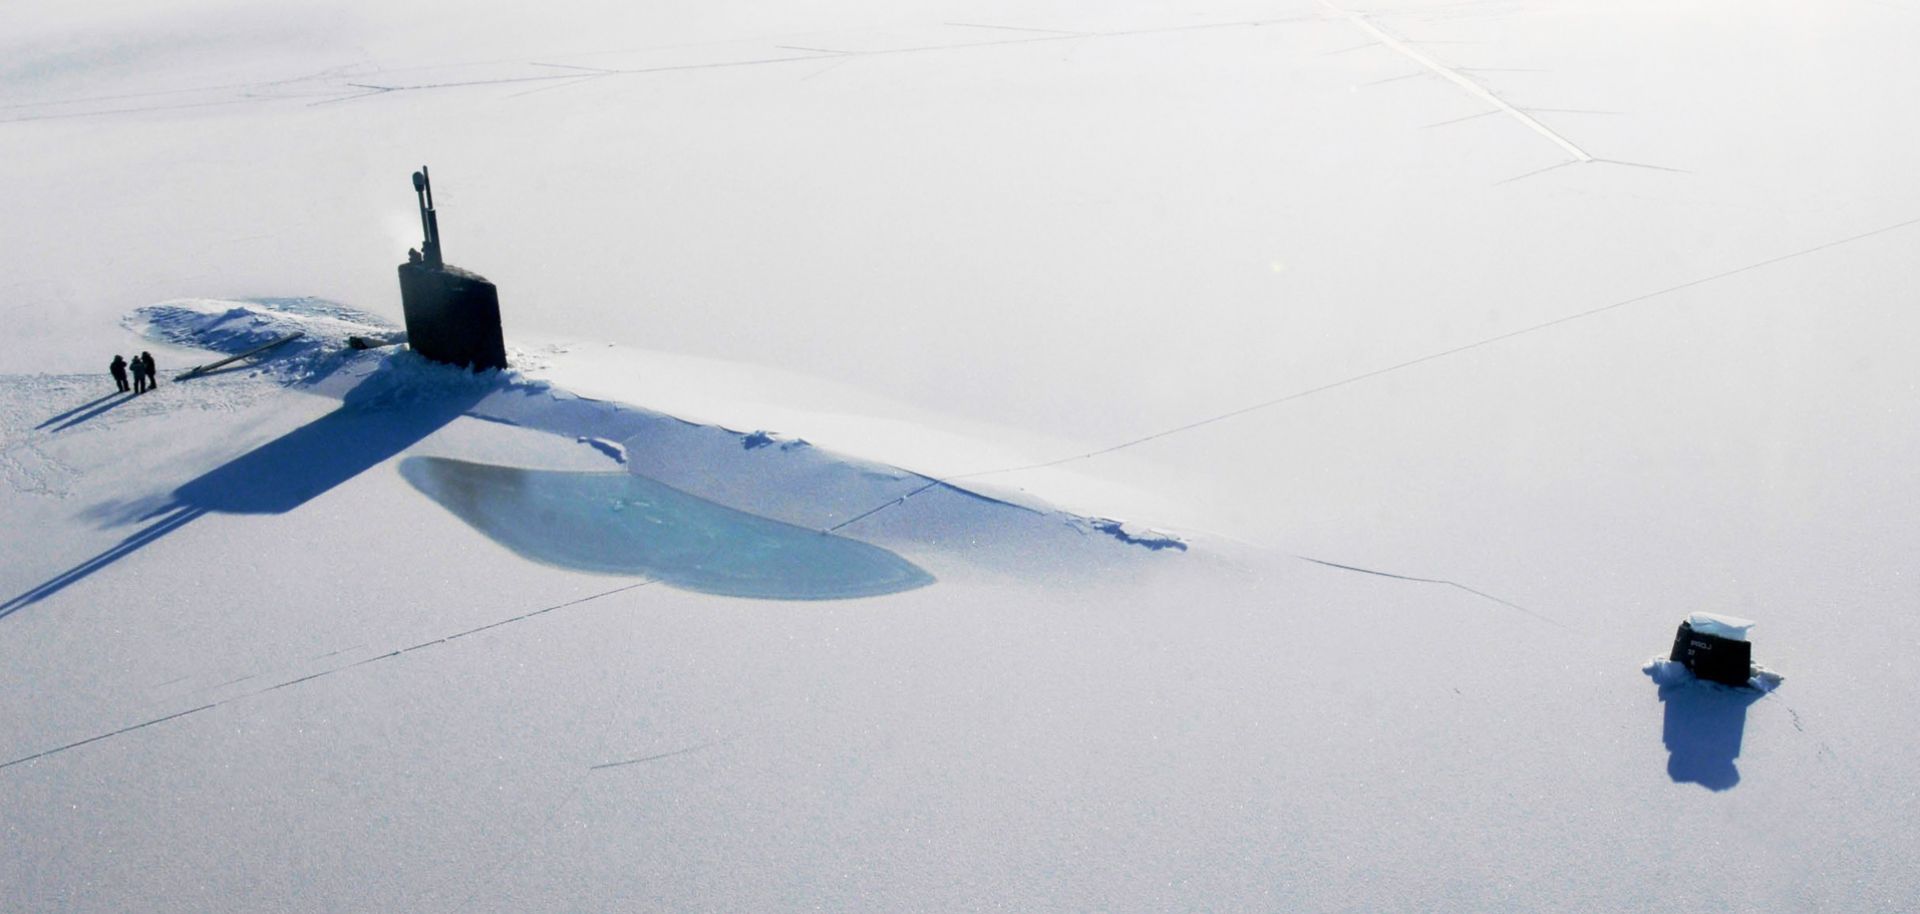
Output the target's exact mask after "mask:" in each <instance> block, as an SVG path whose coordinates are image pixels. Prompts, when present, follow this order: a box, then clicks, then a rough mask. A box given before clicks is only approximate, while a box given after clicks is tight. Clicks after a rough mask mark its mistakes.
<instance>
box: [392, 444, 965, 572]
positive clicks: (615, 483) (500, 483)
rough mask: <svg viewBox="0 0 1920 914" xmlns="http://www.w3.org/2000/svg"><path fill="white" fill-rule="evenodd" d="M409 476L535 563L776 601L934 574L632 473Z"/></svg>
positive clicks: (478, 471) (459, 467)
mask: <svg viewBox="0 0 1920 914" xmlns="http://www.w3.org/2000/svg"><path fill="white" fill-rule="evenodd" d="M400 473H401V475H402V476H404V477H406V479H407V481H408V482H410V483H412V484H413V486H414V488H417V489H419V490H420V491H421V492H423V493H425V494H426V495H427V496H428V497H430V498H432V499H433V500H434V501H436V502H439V503H440V505H441V506H442V507H444V508H446V509H447V510H448V511H451V512H453V514H454V515H455V516H457V517H459V518H460V519H461V520H463V521H466V522H467V523H468V524H470V525H471V526H472V527H473V528H474V529H475V530H478V531H480V532H481V533H483V534H485V535H486V536H487V538H489V539H491V540H493V541H494V542H496V543H499V544H500V545H502V546H505V547H506V548H508V549H510V550H512V551H514V552H516V553H518V554H520V555H522V556H524V557H526V558H529V559H532V560H533V561H536V562H544V563H546V564H549V565H558V566H560V567H562V568H573V569H577V570H581V571H593V572H600V573H604V574H628V575H642V576H646V577H650V578H655V579H657V580H659V581H661V582H662V583H665V584H670V585H672V586H675V587H680V588H684V589H686V590H694V591H699V592H701V593H711V594H720V595H723V596H732V597H752V598H758V599H770V600H835V599H846V598H851V597H871V596H878V595H881V594H889V593H897V592H899V591H903V590H911V589H913V588H916V587H924V586H926V585H928V584H931V583H933V576H932V575H930V574H928V573H927V572H925V571H924V570H922V569H921V568H920V567H919V566H918V565H915V564H913V563H912V562H909V561H907V560H906V559H904V558H902V557H900V556H899V555H896V554H895V553H893V552H891V551H888V550H886V549H882V548H880V547H878V546H874V545H872V544H869V543H863V542H861V541H859V540H855V539H849V538H847V537H844V536H837V535H835V534H831V533H822V532H820V531H818V530H810V529H808V528H806V527H798V526H795V525H793V524H788V523H783V522H781V521H777V520H773V519H771V518H766V517H761V516H759V515H757V514H749V513H747V512H745V511H740V510H736V509H734V508H729V507H727V506H726V505H722V504H719V503H717V502H712V501H708V500H707V499H704V498H701V497H699V496H697V495H691V494H689V493H686V492H682V491H680V490H679V489H676V488H673V487H672V486H669V485H666V484H664V483H660V482H657V481H655V480H652V479H648V478H647V477H645V476H638V475H634V474H631V473H575V472H563V471H558V470H530V469H523V468H519V467H506V466H495V465H492V464H484V463H470V462H468V461H464V460H452V459H448V458H444V457H411V458H408V459H407V460H404V461H402V462H401V464H400Z"/></svg>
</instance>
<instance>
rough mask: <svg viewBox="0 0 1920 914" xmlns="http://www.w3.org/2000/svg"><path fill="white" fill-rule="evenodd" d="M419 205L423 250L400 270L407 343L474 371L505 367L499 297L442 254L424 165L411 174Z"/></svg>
mask: <svg viewBox="0 0 1920 914" xmlns="http://www.w3.org/2000/svg"><path fill="white" fill-rule="evenodd" d="M413 192H414V196H415V197H416V198H418V200H419V204H420V230H421V232H422V234H423V235H424V236H425V240H424V241H423V242H422V243H421V245H420V250H419V251H408V252H407V262H406V263H403V264H401V265H400V305H401V308H402V310H403V311H404V312H405V313H406V318H407V342H408V344H409V345H411V346H412V347H413V351H415V352H418V353H420V354H421V355H423V356H426V357H427V358H429V359H433V360H434V361H436V362H446V363H448V364H451V365H461V366H465V367H468V368H471V369H473V370H474V371H485V370H487V369H490V368H505V367H507V347H506V341H505V339H504V338H503V337H502V335H501V332H500V294H499V291H498V290H497V289H495V288H494V285H493V283H490V282H488V281H487V280H486V277H483V276H481V275H479V274H478V273H471V272H468V271H466V270H462V269H460V268H459V267H456V266H451V265H449V264H448V263H447V262H446V261H445V260H444V259H443V258H442V256H441V251H440V217H439V214H438V213H437V212H436V211H435V210H434V206H433V182H432V180H431V179H430V178H429V176H428V174H427V168H426V166H424V165H422V166H420V170H419V171H416V172H414V173H413Z"/></svg>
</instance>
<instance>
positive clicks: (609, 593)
mask: <svg viewBox="0 0 1920 914" xmlns="http://www.w3.org/2000/svg"><path fill="white" fill-rule="evenodd" d="M656 580H657V579H654V578H647V579H644V580H641V581H637V582H635V583H632V584H627V585H625V586H621V587H615V588H613V589H611V590H603V591H600V592H599V593H592V594H588V595H586V596H584V597H578V598H576V599H572V600H568V601H566V602H565V603H556V604H554V605H552V606H548V607H544V608H541V609H536V610H533V611H531V612H524V613H521V614H519V615H517V616H513V617H511V618H507V619H501V620H500V621H498V622H490V623H488V624H486V625H482V626H479V627H477V628H469V629H467V630H465V631H461V632H456V633H454V634H451V635H447V636H446V637H443V638H436V639H434V640H432V641H425V642H422V643H420V644H416V645H414V646H412V647H405V648H401V649H399V650H394V651H388V652H387V653H384V654H377V655H375V656H372V657H368V658H367V659H365V660H357V661H354V662H353V663H349V664H346V665H344V666H337V667H334V668H332V669H329V670H322V671H320V672H318V673H312V674H309V675H306V676H300V677H297V678H294V679H289V680H287V681H285V682H282V683H278V684H276V685H270V686H267V687H265V688H262V689H257V690H255V691H252V692H247V693H245V694H242V695H235V696H234V697H232V698H226V699H222V700H220V701H215V702H210V703H208V704H203V705H201V706H199V707H197V708H192V709H189V710H186V711H179V712H176V713H173V714H168V715H166V716H165V717H156V718H154V719H152V720H149V721H145V722H142V723H137V724H133V725H132V726H127V727H121V728H120V729H118V730H113V731H111V732H107V733H102V734H99V735H97V736H89V737H87V738H86V739H83V740H78V741H75V742H71V743H68V744H66V745H64V746H60V747H58V748H54V749H48V750H46V751H44V752H36V753H34V754H32V755H27V756H22V757H20V758H17V759H14V760H12V761H10V762H4V763H0V768H11V767H13V766H15V765H19V764H24V763H26V762H31V761H34V760H35V759H43V758H46V757H48V756H50V755H57V754H59V753H62V752H65V751H67V750H69V749H78V748H80V747H81V746H85V745H89V744H91V743H97V742H100V741H101V740H104V739H111V738H112V737H116V736H120V735H122V734H126V733H132V732H133V731H135V730H140V729H143V728H146V727H151V726H154V725H156V724H163V723H166V722H168V721H171V720H178V719H180V718H182V717H186V716H187V715H189V714H198V713H200V712H201V711H209V710H212V709H214V708H218V707H220V706H221V705H226V704H232V703H233V702H236V701H245V700H247V699H249V698H256V697H258V696H261V695H265V694H267V693H268V692H275V691H278V690H280V689H284V688H287V687H289V686H296V685H300V684H302V683H306V682H311V681H313V680H315V679H320V678H322V677H325V676H332V675H333V674H335V673H344V672H346V671H347V670H351V669H357V668H359V667H363V666H366V665H367V664H369V663H378V662H380V661H382V660H391V659H393V658H395V657H399V656H401V655H403V654H408V653H412V652H413V651H417V650H421V649H423V648H429V647H435V646H437V645H442V644H446V643H448V642H450V641H454V640H457V639H460V638H465V637H467V636H468V635H477V634H479V633H481V632H484V631H488V630H490V629H495V628H499V627H501V626H503V625H511V624H513V623H515V622H520V621H524V620H526V619H531V618H534V617H536V616H543V615H546V614H547V613H550V612H554V611H556V610H562V609H566V608H568V607H572V606H578V605H580V604H582V603H587V602H590V601H593V600H598V599H601V598H603V597H610V596H613V595H615V594H620V593H626V592H627V591H629V590H635V589H638V588H641V587H646V586H648V585H651V584H653V583H656ZM335 653H338V652H337V651H336V652H335ZM326 656H332V655H326ZM252 678H253V676H242V677H241V678H240V679H236V680H233V682H240V681H242V680H246V679H252ZM228 684H229V685H230V684H231V683H228ZM695 748H704V747H695ZM682 751H691V750H682ZM668 754H669V755H672V754H677V753H668ZM634 761H636V762H639V761H647V759H635V760H634ZM620 764H628V763H620Z"/></svg>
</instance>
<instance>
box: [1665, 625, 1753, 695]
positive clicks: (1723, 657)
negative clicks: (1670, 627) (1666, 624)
mask: <svg viewBox="0 0 1920 914" xmlns="http://www.w3.org/2000/svg"><path fill="white" fill-rule="evenodd" d="M1670 659H1671V660H1673V661H1674V662H1675V663H1679V664H1684V665H1685V666H1686V668H1687V669H1689V670H1692V671H1693V675H1695V676H1698V677H1700V678H1701V679H1707V680H1712V681H1713V682H1722V683H1726V684H1727V685H1746V684H1747V679H1748V678H1749V677H1751V676H1752V675H1753V645H1752V644H1751V643H1749V642H1746V641H1740V640H1736V639H1733V638H1723V637H1721V636H1719V635H1715V634H1711V633H1709V632H1703V631H1696V630H1695V629H1694V627H1693V623H1692V621H1691V620H1689V621H1687V622H1682V623H1680V631H1679V632H1677V633H1676V634H1674V636H1673V656H1672V657H1671V658H1670Z"/></svg>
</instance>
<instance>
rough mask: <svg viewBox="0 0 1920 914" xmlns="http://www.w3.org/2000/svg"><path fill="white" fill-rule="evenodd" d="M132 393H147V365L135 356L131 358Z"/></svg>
mask: <svg viewBox="0 0 1920 914" xmlns="http://www.w3.org/2000/svg"><path fill="white" fill-rule="evenodd" d="M133 392H134V393H137V394H143V393H146V392H147V363H145V362H143V361H141V360H140V357H139V356H137V355H136V356H134V357H133Z"/></svg>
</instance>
